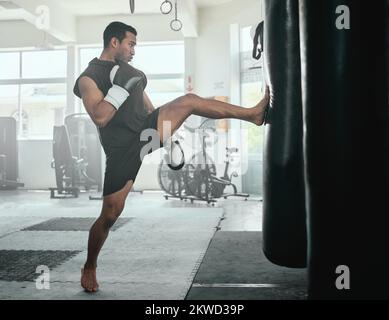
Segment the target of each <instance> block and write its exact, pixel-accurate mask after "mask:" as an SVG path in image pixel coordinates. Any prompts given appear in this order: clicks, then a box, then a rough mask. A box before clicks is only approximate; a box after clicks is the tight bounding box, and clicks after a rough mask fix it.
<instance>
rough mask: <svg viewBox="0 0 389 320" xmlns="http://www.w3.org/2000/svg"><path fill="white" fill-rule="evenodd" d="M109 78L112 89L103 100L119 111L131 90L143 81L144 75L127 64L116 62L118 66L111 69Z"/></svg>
mask: <svg viewBox="0 0 389 320" xmlns="http://www.w3.org/2000/svg"><path fill="white" fill-rule="evenodd" d="M109 78H110V80H111V83H112V87H111V88H110V89H109V90H108V93H107V95H106V96H105V98H104V100H105V101H107V102H109V103H110V104H112V105H113V106H114V107H115V108H116V109H119V107H120V106H121V105H122V104H123V103H124V101H126V99H127V98H128V97H129V95H130V94H131V92H132V91H133V89H134V88H135V87H136V86H137V85H138V84H140V83H141V82H142V81H143V80H144V75H143V73H142V72H140V71H139V70H137V69H135V68H134V67H132V66H130V65H129V64H128V63H126V62H122V61H118V64H117V65H115V66H114V67H113V68H112V70H111V73H110V75H109Z"/></svg>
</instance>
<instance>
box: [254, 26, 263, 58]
mask: <svg viewBox="0 0 389 320" xmlns="http://www.w3.org/2000/svg"><path fill="white" fill-rule="evenodd" d="M253 42H254V46H253V58H254V59H255V60H259V58H261V54H262V52H263V21H261V22H260V23H259V24H258V26H257V28H256V29H255V35H254V39H253ZM258 42H259V44H260V47H259V48H258Z"/></svg>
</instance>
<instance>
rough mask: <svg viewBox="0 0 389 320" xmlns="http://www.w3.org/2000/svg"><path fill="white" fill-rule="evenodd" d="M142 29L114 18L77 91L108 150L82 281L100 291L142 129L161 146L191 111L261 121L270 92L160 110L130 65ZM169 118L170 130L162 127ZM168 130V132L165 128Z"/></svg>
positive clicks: (182, 101) (188, 101)
mask: <svg viewBox="0 0 389 320" xmlns="http://www.w3.org/2000/svg"><path fill="white" fill-rule="evenodd" d="M136 36H137V31H136V30H135V29H134V28H133V27H131V26H129V25H126V24H124V23H121V22H112V23H110V24H109V25H108V26H107V27H106V29H105V30H104V35H103V38H104V49H103V51H102V53H101V55H100V58H94V59H93V60H92V61H90V62H89V65H88V67H87V68H86V69H85V71H84V72H82V74H81V75H80V76H79V77H78V79H77V80H76V83H75V86H74V90H73V91H74V93H75V94H76V95H77V96H78V97H79V98H81V99H82V101H83V104H84V106H85V109H86V111H87V112H88V114H89V115H90V117H91V119H92V121H93V122H94V123H95V124H96V126H97V128H98V132H99V135H100V141H101V144H102V147H103V149H104V152H105V154H106V168H105V177H104V187H103V206H102V209H101V213H100V216H99V217H98V219H97V220H96V221H95V222H94V224H93V225H92V227H91V229H90V231H89V239H88V256H87V260H86V262H85V264H84V267H83V269H81V286H82V287H83V288H84V289H85V290H86V291H88V292H96V291H97V290H98V287H99V285H98V283H97V278H96V267H97V257H98V255H99V252H100V250H101V248H102V246H103V244H104V241H105V239H106V238H107V236H108V232H109V230H110V228H111V227H112V226H113V224H114V223H115V221H116V220H117V219H118V217H119V216H120V214H121V212H122V211H123V208H124V204H125V200H126V198H127V195H128V193H129V192H130V190H131V188H132V185H133V184H134V182H135V178H136V176H137V173H138V171H139V169H140V166H141V163H142V159H143V156H144V155H142V154H141V150H142V148H143V147H144V146H145V145H146V144H147V143H148V142H147V141H141V139H140V135H141V132H142V131H143V130H146V129H154V130H156V131H157V132H158V134H159V141H158V143H159V146H160V147H161V146H163V144H164V143H165V142H166V141H167V140H168V139H169V138H170V137H171V135H172V134H173V133H174V132H175V131H176V130H177V129H178V128H179V127H180V126H181V124H182V123H183V122H184V121H185V119H186V118H188V117H189V116H190V115H192V114H194V115H198V116H202V117H208V118H213V119H222V118H234V119H240V120H245V121H249V122H251V123H254V124H256V125H258V126H259V125H262V123H263V121H264V114H265V110H266V108H267V106H268V103H269V92H268V90H266V93H265V96H264V98H263V99H262V100H261V101H260V102H259V103H258V104H257V105H256V106H254V107H252V108H243V107H239V106H235V105H232V104H229V103H225V102H220V101H216V100H212V99H204V98H201V97H199V96H197V95H195V94H186V95H184V96H181V97H179V98H177V99H175V100H173V101H171V102H168V103H167V104H165V105H163V106H161V107H160V108H158V109H154V106H153V104H152V103H151V101H150V99H149V98H148V96H147V94H146V92H145V91H144V89H145V87H146V84H147V78H146V76H145V74H144V73H143V72H142V71H140V70H137V69H135V68H133V67H132V66H131V65H129V64H128V62H129V61H131V60H132V58H133V56H134V55H135V50H134V48H135V46H136ZM164 121H165V122H166V121H169V122H170V125H171V130H170V131H169V132H166V131H167V130H163V123H164ZM164 131H165V132H164Z"/></svg>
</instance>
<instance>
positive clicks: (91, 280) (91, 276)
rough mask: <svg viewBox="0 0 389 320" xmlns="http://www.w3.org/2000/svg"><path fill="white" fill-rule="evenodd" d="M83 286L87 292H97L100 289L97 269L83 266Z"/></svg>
mask: <svg viewBox="0 0 389 320" xmlns="http://www.w3.org/2000/svg"><path fill="white" fill-rule="evenodd" d="M81 287H83V288H84V289H85V291H87V292H96V291H97V290H99V284H98V283H97V279H96V269H84V268H81Z"/></svg>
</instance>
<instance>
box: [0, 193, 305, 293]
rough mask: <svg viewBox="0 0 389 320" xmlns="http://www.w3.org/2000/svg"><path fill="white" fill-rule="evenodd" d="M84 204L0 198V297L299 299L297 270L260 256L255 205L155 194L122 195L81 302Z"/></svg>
mask: <svg viewBox="0 0 389 320" xmlns="http://www.w3.org/2000/svg"><path fill="white" fill-rule="evenodd" d="M88 196H89V194H86V193H82V194H80V197H79V198H72V199H50V195H49V192H48V191H28V190H17V191H1V192H0V299H77V300H83V299H130V300H136V299H142V300H148V299H158V300H165V299H173V300H183V299H187V300H193V299H196V300H202V299H204V300H213V299H215V300H240V299H241V300H242V299H245V300H246V299H247V300H268V299H271V300H274V299H279V300H284V299H288V300H290V299H292V300H300V299H306V291H307V290H306V287H307V282H306V269H290V268H284V267H280V266H276V265H274V264H272V263H270V262H269V261H268V260H267V259H266V258H265V257H264V255H263V253H262V250H261V246H262V245H261V238H262V237H261V223H262V202H261V199H260V198H255V197H250V198H249V199H248V200H247V201H244V200H243V199H240V198H235V199H233V198H229V199H227V200H224V199H222V200H219V201H218V202H217V203H216V204H215V206H211V205H209V204H206V203H204V202H197V201H195V202H194V203H193V204H192V203H190V202H189V201H183V200H179V199H168V200H165V199H164V197H163V193H160V192H144V193H142V194H140V193H136V192H134V193H130V195H129V197H128V199H127V203H126V208H125V210H124V212H123V213H122V216H121V217H120V218H119V220H118V221H117V222H116V224H115V226H114V227H113V229H112V230H111V232H110V235H109V237H108V239H107V241H106V243H105V245H104V247H103V249H102V251H101V254H100V257H99V261H98V274H97V275H98V281H99V284H100V290H99V291H98V292H97V293H95V294H88V293H86V292H84V291H83V290H82V288H81V287H80V285H79V279H80V268H81V266H82V265H83V262H84V261H85V257H86V252H87V251H86V250H87V240H88V230H89V227H90V225H91V224H92V223H93V221H94V219H95V218H96V217H97V215H98V214H99V212H100V206H101V200H89V199H88ZM42 272H43V273H42Z"/></svg>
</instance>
